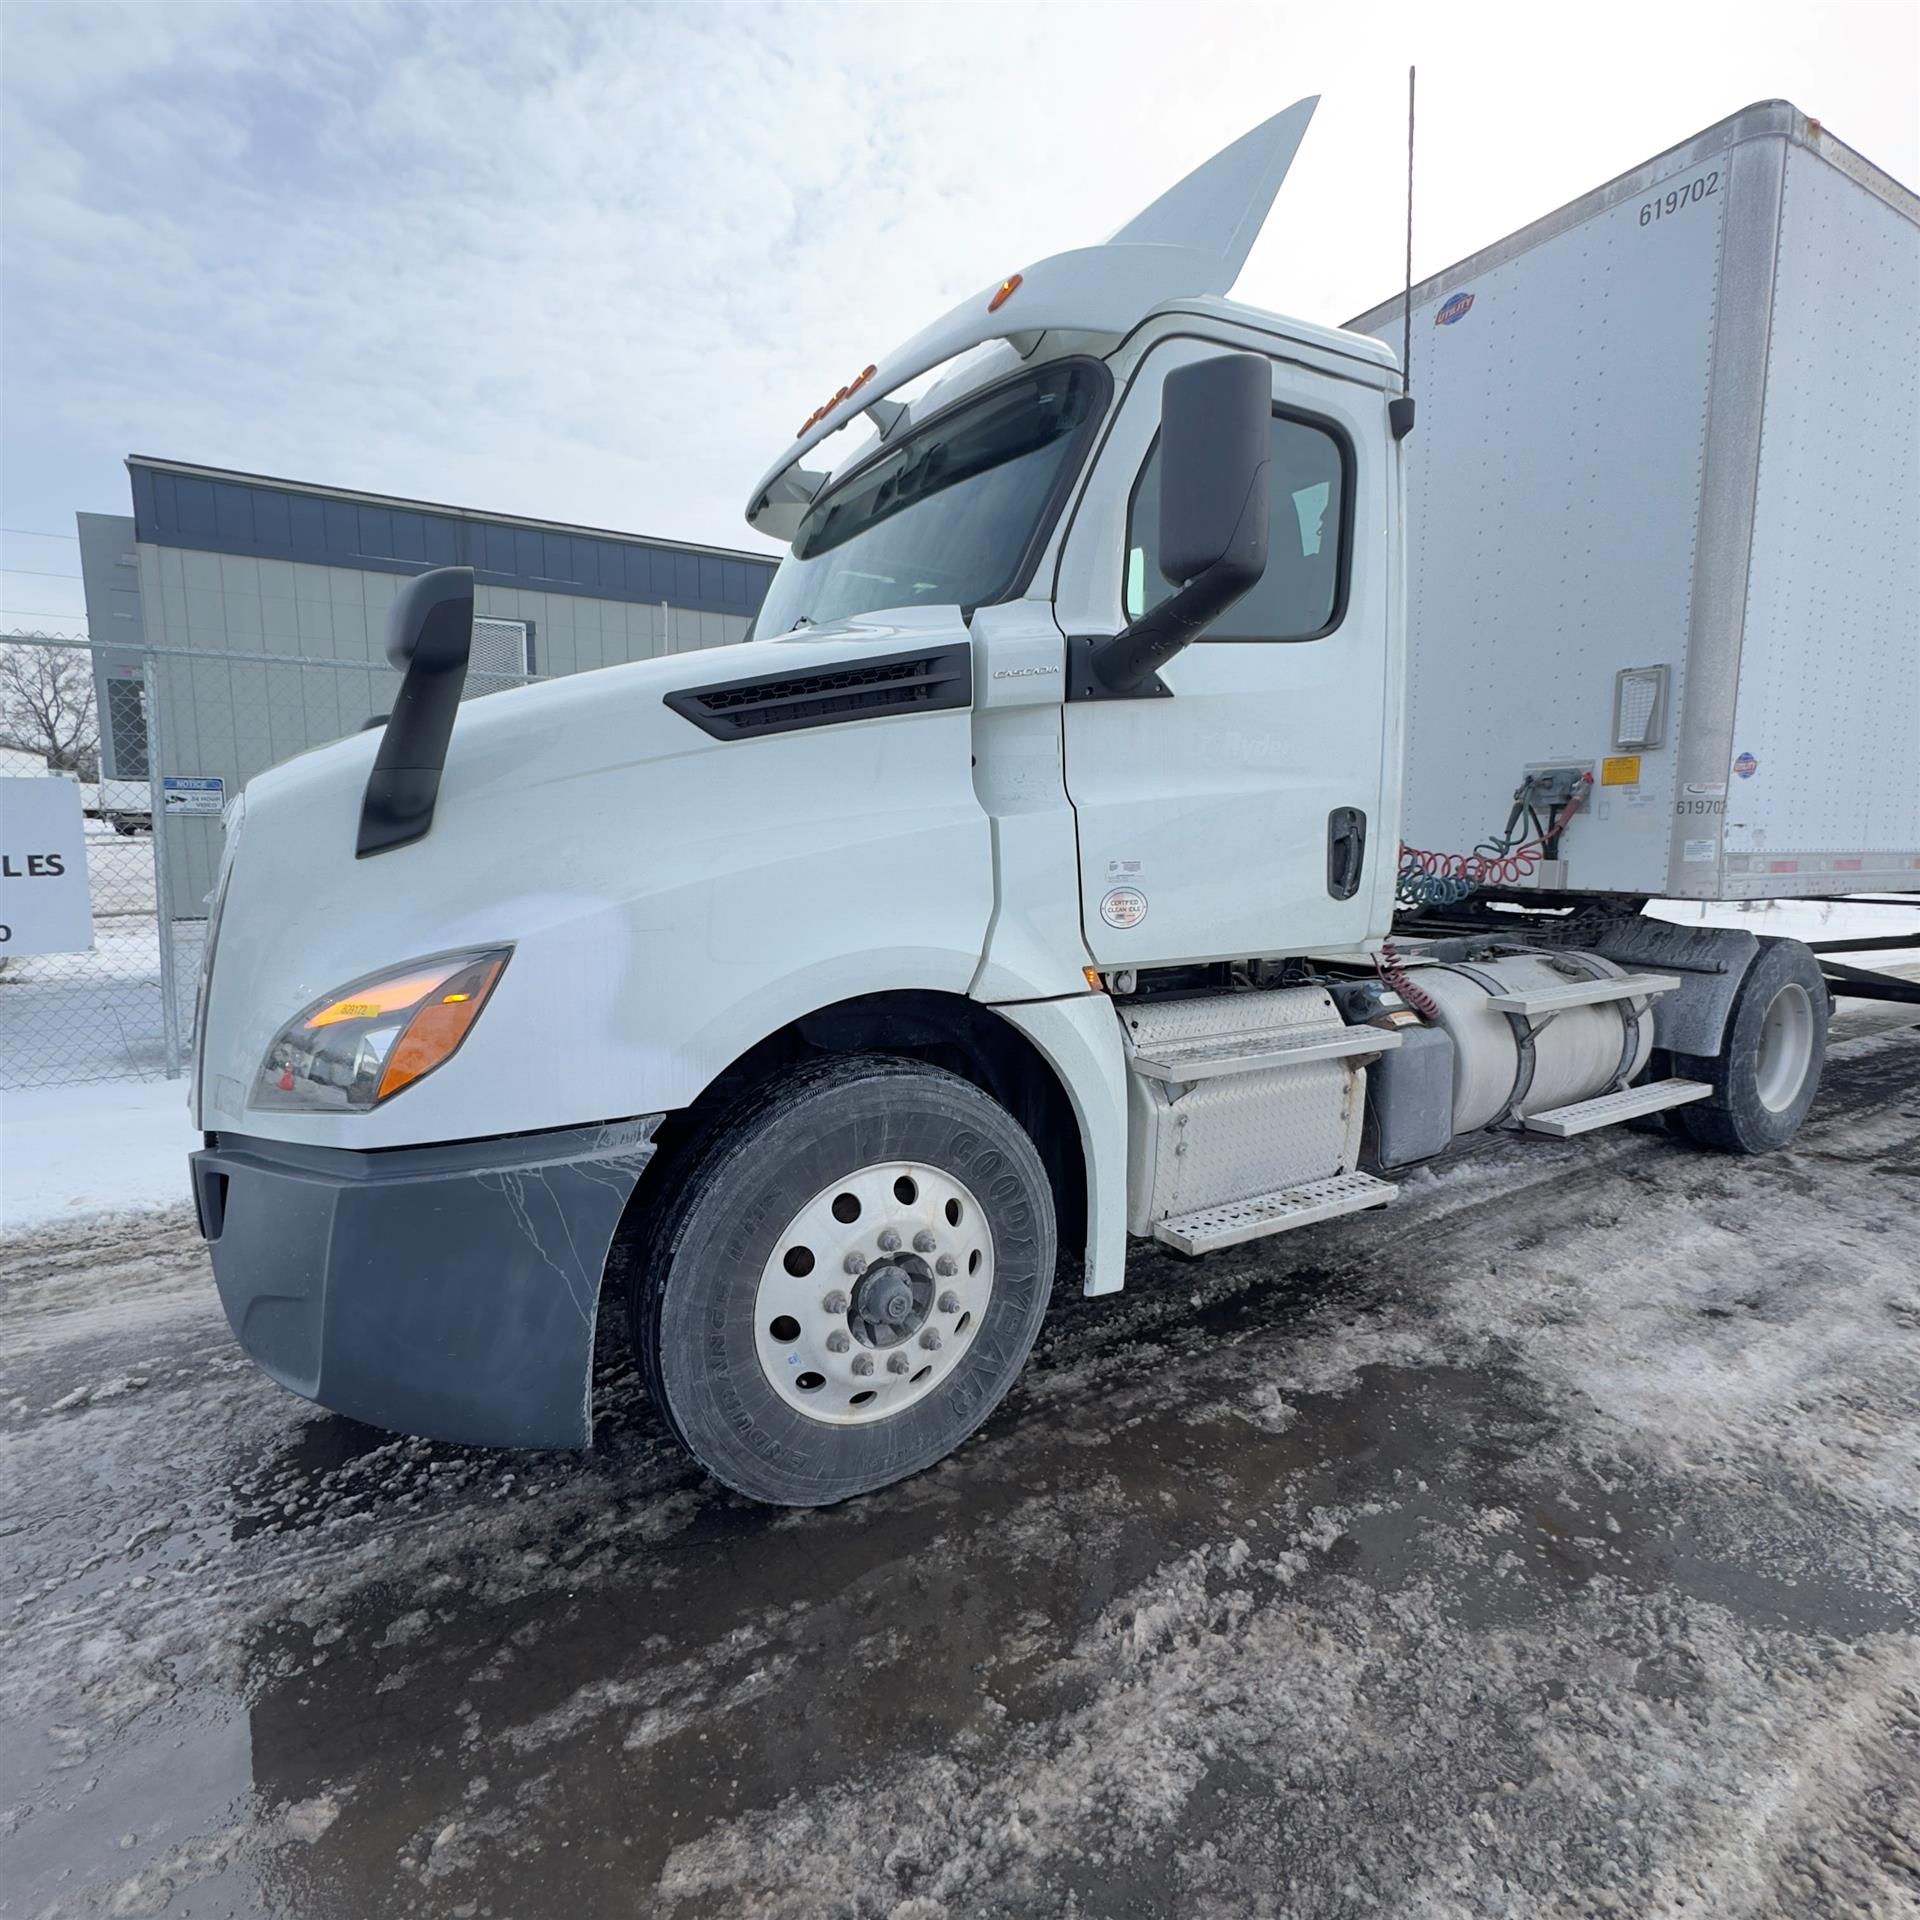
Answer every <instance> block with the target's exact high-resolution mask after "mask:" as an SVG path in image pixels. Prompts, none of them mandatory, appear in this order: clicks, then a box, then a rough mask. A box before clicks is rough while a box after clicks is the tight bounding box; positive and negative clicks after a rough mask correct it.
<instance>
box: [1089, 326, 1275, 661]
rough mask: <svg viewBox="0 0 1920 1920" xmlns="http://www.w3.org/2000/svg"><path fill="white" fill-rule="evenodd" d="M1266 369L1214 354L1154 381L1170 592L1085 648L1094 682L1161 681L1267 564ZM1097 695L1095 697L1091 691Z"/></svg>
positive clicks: (1244, 357) (1253, 356) (1249, 356)
mask: <svg viewBox="0 0 1920 1920" xmlns="http://www.w3.org/2000/svg"><path fill="white" fill-rule="evenodd" d="M1272 421H1273V369H1272V366H1271V365H1270V363H1269V362H1268V361H1267V359H1266V357H1265V355H1263V354H1258V353H1222V354H1215V355H1214V356H1213V357H1211V358H1210V359H1206V360H1195V361H1192V362H1190V363H1189V364H1188V365H1186V366H1184V367H1176V368H1175V369H1174V370H1173V371H1172V372H1171V373H1170V374H1168V375H1167V377H1166V380H1165V381H1164V382H1163V384H1162V386H1161V389H1160V571H1161V572H1162V573H1163V574H1165V575H1166V577H1167V579H1168V581H1169V582H1170V583H1171V584H1172V585H1173V587H1174V588H1175V589H1176V591H1175V592H1174V593H1173V595H1172V596H1171V597H1170V598H1169V599H1166V600H1163V601H1161V603H1160V604H1159V605H1158V606H1157V607H1155V608H1153V609H1152V610H1151V611H1150V612H1148V613H1144V614H1142V615H1141V617H1140V618H1139V619H1138V620H1136V621H1134V622H1133V624H1132V625H1131V626H1129V627H1127V628H1126V629H1125V630H1124V631H1123V632H1120V633H1116V634H1115V635H1114V636H1113V637H1112V638H1111V639H1110V640H1101V641H1097V642H1095V643H1094V646H1093V648H1092V650H1091V653H1090V655H1089V665H1090V666H1091V669H1092V672H1093V677H1094V678H1095V680H1097V681H1098V682H1099V689H1098V691H1102V692H1105V693H1106V694H1109V695H1125V694H1135V693H1151V692H1154V691H1156V690H1159V683H1158V681H1157V679H1156V678H1155V676H1156V675H1157V674H1158V672H1159V670H1160V669H1161V668H1162V667H1163V666H1165V665H1166V663H1167V662H1168V661H1169V660H1171V659H1172V658H1173V656H1174V655H1175V654H1176V653H1178V652H1179V651H1180V649H1181V648H1182V647H1184V646H1186V645H1187V643H1188V642H1189V641H1191V640H1192V639H1193V638H1194V636H1195V635H1196V634H1198V633H1199V632H1200V630H1201V629H1202V628H1203V627H1205V626H1206V625H1207V624H1208V623H1209V622H1210V621H1213V620H1216V619H1218V618H1219V616H1220V615H1221V614H1223V613H1224V612H1226V610H1227V609H1228V608H1229V607H1230V606H1232V605H1233V603H1234V602H1235V601H1236V600H1238V599H1239V598H1240V597H1241V596H1242V595H1243V594H1245V593H1246V592H1247V591H1248V589H1249V588H1251V587H1253V586H1255V585H1256V584H1257V583H1258V582H1259V579H1260V576H1261V575H1262V574H1263V573H1265V572H1266V570H1267V469H1268V467H1269V465H1270V464H1271V461H1272V458H1273V426H1272ZM1096 697H1097V696H1096Z"/></svg>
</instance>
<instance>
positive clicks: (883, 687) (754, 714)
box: [666, 646, 973, 740]
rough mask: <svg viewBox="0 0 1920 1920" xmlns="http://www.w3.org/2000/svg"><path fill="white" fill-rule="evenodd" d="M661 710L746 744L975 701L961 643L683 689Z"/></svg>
mask: <svg viewBox="0 0 1920 1920" xmlns="http://www.w3.org/2000/svg"><path fill="white" fill-rule="evenodd" d="M666 702H667V705H668V706H670V707H671V708H672V709H673V710H674V712H675V713H677V714H680V715H681V716H682V717H683V718H685V719H688V720H691V721H692V722H693V724H694V725H695V726H696V727H698V728H699V729H700V730H701V732H703V733H710V734H712V735H713V737H714V738H715V739H716V740H744V739H747V738H749V737H751V736H753V735H757V734H762V733H792V732H794V731H795V730H796V729H797V728H800V727H831V726H837V725H838V724H839V723H840V722H841V721H843V720H871V719H873V718H874V717H875V716H876V715H879V714H888V713H918V712H923V711H931V710H934V709H937V708H941V707H967V706H971V705H972V704H973V657H972V654H971V652H970V650H969V649H968V648H966V647H963V646H952V647H933V648H928V649H924V650H922V651H920V652H918V653H894V654H888V655H887V656H886V657H885V658H884V659H881V660H859V661H849V662H848V663H847V664H846V665H845V666H837V667H815V668H811V669H809V670H808V671H806V672H804V673H780V674H772V673H769V674H762V675H761V676H759V678H757V679H753V680H727V681H722V682H720V683H719V684H718V685H715V686H710V687H683V688H681V689H680V690H679V691H678V692H675V693H670V694H668V695H667V696H666Z"/></svg>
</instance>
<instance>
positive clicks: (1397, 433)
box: [1387, 67, 1416, 440]
mask: <svg viewBox="0 0 1920 1920" xmlns="http://www.w3.org/2000/svg"><path fill="white" fill-rule="evenodd" d="M1415 71H1416V69H1415V68H1413V67H1409V68H1408V69H1407V277H1406V286H1405V290H1404V291H1403V292H1402V294H1401V296H1400V394H1399V398H1398V399H1395V400H1389V401H1388V402H1387V420H1388V423H1389V424H1390V425H1391V426H1392V428H1393V437H1394V438H1395V439H1396V440H1404V439H1405V438H1406V437H1407V435H1408V434H1410V433H1411V432H1412V431H1413V76H1414V73H1415Z"/></svg>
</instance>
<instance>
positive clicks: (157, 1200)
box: [0, 1080, 200, 1234]
mask: <svg viewBox="0 0 1920 1920" xmlns="http://www.w3.org/2000/svg"><path fill="white" fill-rule="evenodd" d="M199 1144H200V1136H199V1135H198V1134H197V1133H195V1132H194V1130H193V1125H192V1122H191V1121H190V1120H189V1119H188V1117H187V1084H186V1082H185V1081H184V1080H150V1081H140V1080H132V1081H127V1080H118V1081H108V1082H105V1083H103V1084H101V1085H98V1086H90V1087H31V1088H26V1089H23V1090H15V1091H12V1092H8V1093H4V1094H0V1229H4V1231H5V1232H7V1233H8V1234H18V1233H24V1232H27V1231H30V1230H31V1229H33V1228H36V1227H45V1226H51V1225H54V1224H56V1223H57V1222H59V1221H61V1220H69V1219H73V1218H76V1217H78V1216H81V1215H85V1214H89V1213H120V1212H135V1211H146V1210H149V1209H151V1208H154V1207H178V1206H186V1205H189V1204H190V1203H191V1194H190V1191H189V1188H188V1185H187V1155H188V1154H189V1153H191V1152H192V1151H193V1149H194V1148H195V1147H197V1146H198V1145H199Z"/></svg>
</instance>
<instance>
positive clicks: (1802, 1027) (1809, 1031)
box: [1753, 982, 1814, 1113]
mask: <svg viewBox="0 0 1920 1920" xmlns="http://www.w3.org/2000/svg"><path fill="white" fill-rule="evenodd" d="M1813 1033H1814V1020H1813V999H1812V996H1811V995H1809V994H1808V992H1807V990H1806V988H1805V987H1803V986H1799V985H1797V984H1794V983H1791V982H1790V983H1789V984H1788V985H1786V986H1784V987H1782V988H1781V989H1780V991H1779V992H1778V993H1776V994H1775V995H1774V996H1773V999H1772V1000H1771V1001H1770V1002H1769V1003H1768V1006H1767V1017H1766V1018H1765V1019H1764V1020H1763V1021H1761V1023H1760V1040H1759V1044H1758V1045H1757V1046H1756V1047H1755V1048H1754V1052H1753V1081H1754V1091H1755V1092H1756V1093H1757V1094H1758V1095H1759V1098H1760V1104H1761V1105H1762V1106H1763V1107H1765V1108H1766V1110H1767V1111H1768V1112H1769V1113H1784V1112H1785V1111H1786V1110H1787V1109H1788V1108H1789V1107H1790V1106H1792V1105H1793V1103H1794V1102H1795V1101H1796V1100H1797V1099H1799V1097H1800V1089H1801V1088H1802V1087H1804V1086H1805V1085H1806V1082H1807V1069H1808V1068H1809V1067H1810V1066H1811V1065H1812V1064H1813Z"/></svg>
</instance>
